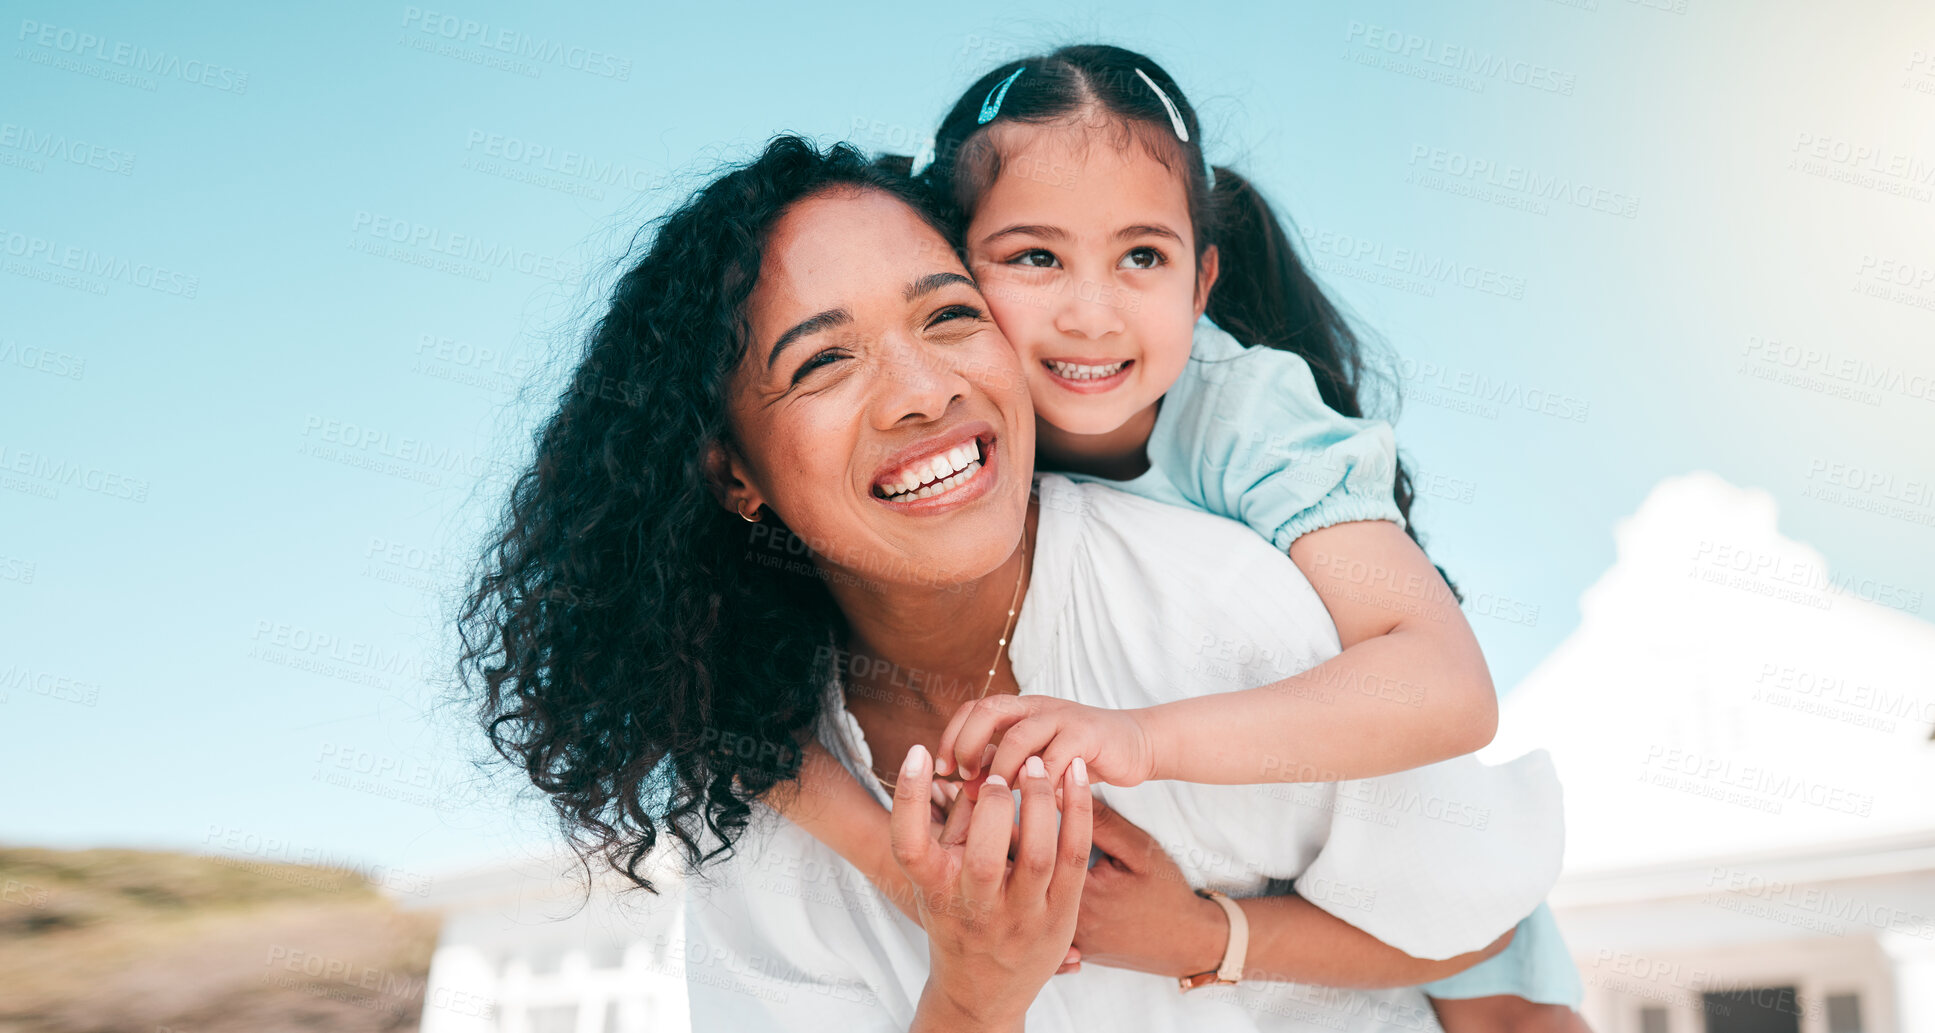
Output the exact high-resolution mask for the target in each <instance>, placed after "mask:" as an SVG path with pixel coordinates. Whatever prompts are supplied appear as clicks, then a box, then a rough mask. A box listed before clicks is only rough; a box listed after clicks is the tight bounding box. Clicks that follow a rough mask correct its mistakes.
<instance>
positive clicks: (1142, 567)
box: [1031, 473, 1322, 613]
mask: <svg viewBox="0 0 1935 1033" xmlns="http://www.w3.org/2000/svg"><path fill="white" fill-rule="evenodd" d="M1038 485H1039V491H1040V496H1039V497H1040V500H1041V518H1040V524H1039V528H1038V531H1037V536H1036V540H1037V552H1038V555H1037V556H1036V558H1035V562H1034V576H1033V578H1032V581H1031V583H1032V584H1034V585H1035V586H1037V588H1038V589H1045V590H1046V591H1047V592H1048V593H1051V594H1052V595H1054V596H1055V597H1056V598H1057V600H1058V601H1059V600H1061V599H1066V598H1067V597H1068V595H1069V593H1070V592H1072V591H1074V590H1075V589H1076V588H1077V587H1078V586H1079V587H1081V588H1082V589H1084V590H1085V591H1087V592H1089V593H1090V596H1091V598H1093V599H1095V600H1097V604H1098V605H1107V606H1109V607H1114V608H1121V607H1128V608H1136V607H1141V608H1144V609H1147V608H1149V606H1150V601H1149V600H1150V596H1151V594H1159V595H1162V596H1165V597H1171V598H1173V597H1176V596H1188V597H1191V598H1194V599H1197V600H1199V601H1200V603H1199V608H1200V609H1201V610H1202V611H1204V612H1205V613H1209V612H1212V611H1216V610H1219V609H1225V608H1229V609H1239V610H1244V609H1250V608H1253V607H1257V606H1280V605H1284V604H1295V605H1298V606H1299V607H1300V608H1301V604H1304V603H1310V602H1315V604H1316V606H1317V608H1318V610H1319V611H1321V610H1322V603H1321V601H1318V600H1317V596H1316V592H1315V590H1314V589H1312V588H1311V587H1310V582H1309V581H1308V580H1307V579H1305V578H1304V576H1303V572H1302V571H1300V570H1298V569H1297V565H1296V564H1295V563H1292V562H1291V561H1290V557H1289V556H1288V555H1286V554H1284V553H1282V552H1279V551H1277V549H1276V548H1274V547H1273V546H1271V544H1270V543H1269V542H1267V541H1265V540H1263V538H1261V537H1260V536H1258V535H1257V534H1256V532H1254V531H1252V530H1250V528H1249V527H1248V526H1246V525H1244V524H1242V523H1240V522H1238V521H1235V520H1231V519H1229V518H1228V517H1223V516H1218V515H1216V514H1214V513H1209V512H1205V511H1204V510H1200V509H1195V508H1191V507H1188V506H1181V505H1173V504H1170V503H1167V502H1158V501H1155V500H1153V499H1147V498H1143V497H1142V496H1139V495H1132V494H1130V493H1128V492H1125V491H1121V490H1119V489H1116V488H1112V487H1110V486H1108V485H1107V484H1099V483H1095V482H1089V481H1076V480H1072V479H1070V478H1067V477H1064V476H1062V475H1060V474H1055V473H1044V474H1042V475H1041V477H1040V480H1039V482H1038ZM1033 591H1034V589H1031V594H1032V592H1033ZM1057 608H1058V607H1057Z"/></svg>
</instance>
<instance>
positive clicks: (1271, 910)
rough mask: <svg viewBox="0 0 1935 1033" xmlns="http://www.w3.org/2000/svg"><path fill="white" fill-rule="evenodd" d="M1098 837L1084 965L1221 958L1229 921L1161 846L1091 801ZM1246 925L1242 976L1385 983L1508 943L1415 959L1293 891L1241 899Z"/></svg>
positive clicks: (1422, 979) (1466, 962)
mask: <svg viewBox="0 0 1935 1033" xmlns="http://www.w3.org/2000/svg"><path fill="white" fill-rule="evenodd" d="M1094 827H1095V833H1094V841H1095V846H1096V848H1097V849H1098V850H1101V851H1102V852H1103V854H1104V855H1105V856H1104V857H1103V858H1102V859H1101V860H1099V861H1097V862H1096V864H1095V866H1094V867H1093V868H1090V869H1089V873H1088V880H1087V882H1086V884H1085V885H1084V886H1083V889H1082V911H1081V917H1080V918H1079V919H1078V920H1077V922H1076V926H1075V946H1076V948H1077V949H1079V950H1080V951H1081V952H1082V961H1084V962H1094V963H1096V964H1102V965H1111V966H1114V967H1118V968H1130V969H1135V970H1137V971H1142V972H1154V973H1156V974H1158V975H1165V976H1191V975H1195V974H1197V973H1199V972H1208V971H1210V970H1212V969H1214V968H1216V967H1217V966H1218V965H1220V964H1222V960H1223V949H1224V947H1225V946H1227V945H1228V943H1229V919H1228V918H1227V917H1225V916H1224V914H1223V909H1222V908H1220V907H1218V906H1217V905H1216V904H1215V903H1213V902H1211V901H1209V900H1207V899H1205V898H1203V897H1200V896H1197V895H1196V893H1195V891H1194V890H1192V889H1190V887H1189V884H1188V883H1187V882H1186V881H1184V876H1183V873H1182V870H1181V869H1180V868H1178V867H1177V866H1176V862H1175V861H1174V860H1172V859H1171V858H1170V856H1169V854H1168V853H1167V852H1166V851H1164V850H1163V849H1162V846H1161V844H1159V843H1157V842H1156V840H1155V838H1154V837H1152V836H1150V835H1149V834H1148V833H1147V832H1145V831H1143V830H1142V829H1140V828H1138V827H1136V825H1134V824H1133V823H1131V822H1130V821H1128V820H1127V819H1125V818H1123V817H1122V816H1121V815H1120V814H1118V813H1116V812H1115V811H1113V810H1111V809H1109V808H1106V807H1104V806H1103V805H1102V804H1100V803H1097V804H1095V805H1094ZM1237 906H1238V907H1240V908H1242V909H1243V914H1244V917H1245V918H1247V919H1248V921H1249V927H1250V946H1249V951H1248V953H1247V954H1246V955H1245V957H1244V967H1243V978H1245V979H1258V980H1272V981H1287V982H1298V983H1314V984H1317V985H1320V986H1336V987H1349V988H1355V989H1380V988H1385V987H1397V986H1416V985H1418V984H1420V983H1428V982H1431V981H1433V980H1437V979H1444V978H1446V977H1448V976H1453V975H1456V974H1458V973H1460V972H1463V971H1464V970H1465V969H1468V968H1470V967H1472V966H1473V965H1476V964H1478V963H1479V962H1481V961H1484V960H1485V959H1487V958H1490V957H1492V956H1493V955H1495V954H1497V953H1498V952H1500V951H1502V950H1504V949H1505V947H1506V946H1507V945H1508V944H1510V943H1511V940H1512V935H1513V933H1512V931H1511V930H1507V931H1506V933H1505V935H1504V936H1501V937H1500V938H1499V939H1497V940H1496V941H1494V942H1493V943H1491V944H1490V945H1489V946H1486V947H1484V948H1481V949H1479V950H1476V951H1472V952H1470V953H1468V954H1462V955H1459V956H1457V957H1454V958H1447V959H1445V960H1442V961H1426V960H1422V959H1419V958H1414V957H1411V956H1410V955H1408V954H1405V953H1404V952H1402V951H1400V950H1398V949H1397V948H1395V947H1392V946H1390V945H1389V944H1386V943H1384V942H1383V941H1381V940H1378V939H1377V938H1376V937H1373V936H1372V935H1371V934H1369V933H1367V932H1364V931H1363V930H1361V929H1358V928H1357V927H1355V926H1353V925H1351V924H1350V923H1348V922H1346V921H1344V920H1343V919H1341V918H1338V917H1337V916H1335V915H1332V914H1330V913H1328V912H1326V911H1324V910H1322V909H1321V908H1319V907H1317V906H1316V905H1315V904H1312V903H1311V902H1310V901H1308V900H1305V899H1304V898H1302V897H1300V896H1298V895H1296V894H1295V893H1288V894H1283V895H1280V896H1268V897H1248V898H1244V899H1242V900H1239V901H1237Z"/></svg>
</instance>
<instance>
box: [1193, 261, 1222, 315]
mask: <svg viewBox="0 0 1935 1033" xmlns="http://www.w3.org/2000/svg"><path fill="white" fill-rule="evenodd" d="M1220 261H1221V260H1220V258H1219V257H1218V255H1217V253H1216V245H1214V244H1211V245H1210V246H1208V247H1206V248H1204V249H1203V257H1202V258H1200V259H1197V261H1196V318H1197V319H1201V318H1203V310H1204V309H1207V308H1208V307H1209V292H1210V290H1211V288H1213V287H1215V286H1216V274H1217V272H1219V271H1220Z"/></svg>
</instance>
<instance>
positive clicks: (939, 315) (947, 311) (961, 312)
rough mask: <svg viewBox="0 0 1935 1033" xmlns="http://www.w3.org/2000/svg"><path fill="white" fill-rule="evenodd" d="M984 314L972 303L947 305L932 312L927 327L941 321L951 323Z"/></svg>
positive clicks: (978, 317)
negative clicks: (932, 314) (931, 317)
mask: <svg viewBox="0 0 1935 1033" xmlns="http://www.w3.org/2000/svg"><path fill="white" fill-rule="evenodd" d="M984 314H985V313H983V312H982V311H981V310H980V309H978V308H975V307H974V306H973V305H949V306H947V307H946V308H944V309H942V310H940V311H939V312H936V313H934V318H933V319H930V320H928V321H927V326H928V328H929V329H933V328H934V327H936V326H939V325H940V324H942V323H951V322H954V321H956V320H961V319H980V318H981V317H982V316H983V315H984Z"/></svg>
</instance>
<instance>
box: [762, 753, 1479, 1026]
mask: <svg viewBox="0 0 1935 1033" xmlns="http://www.w3.org/2000/svg"><path fill="white" fill-rule="evenodd" d="M797 786H798V789H797V792H791V793H785V794H780V793H775V794H773V795H772V796H771V797H770V798H769V800H768V802H769V803H770V804H772V805H773V806H774V807H775V808H776V809H778V810H779V811H780V812H781V813H782V814H785V815H786V817H787V818H789V819H791V820H792V821H793V822H795V823H796V824H798V825H800V826H801V827H802V828H804V829H805V830H806V831H807V832H808V833H810V834H811V835H812V836H813V837H814V838H815V839H818V840H819V841H820V842H822V843H825V844H826V845H827V846H829V847H831V848H832V849H833V850H834V851H836V852H837V853H839V855H840V856H841V857H843V858H845V859H846V860H847V861H848V862H849V863H851V864H852V865H853V866H854V867H856V868H858V869H860V871H861V872H862V873H863V874H864V875H866V877H867V879H868V880H869V881H871V882H872V883H873V884H874V885H875V886H876V887H877V888H879V889H880V891H881V893H882V894H883V895H885V896H886V897H887V899H888V900H890V901H892V902H893V903H894V905H895V906H896V907H898V908H900V910H901V911H902V912H903V913H904V914H906V915H907V917H909V918H912V919H914V920H915V921H916V922H918V921H919V920H920V916H919V914H918V913H917V910H916V907H915V903H914V897H915V890H914V888H913V884H912V883H911V882H909V881H908V879H907V877H906V876H905V875H904V874H902V873H901V871H900V869H899V867H898V866H896V865H895V864H894V859H893V851H892V848H891V845H890V837H891V828H890V821H889V815H888V813H887V811H885V810H884V809H882V808H881V806H880V804H879V802H878V801H876V800H874V798H873V797H872V796H870V795H869V794H868V793H867V791H866V790H865V789H863V788H861V786H860V783H859V782H857V781H855V780H854V778H853V775H852V773H851V772H849V771H847V769H846V768H844V767H842V766H841V765H840V763H839V762H838V761H836V760H834V759H833V757H832V755H831V754H828V753H827V752H826V751H825V749H824V748H823V747H822V746H820V744H819V743H812V744H810V745H809V746H808V747H807V753H806V759H805V762H804V763H803V764H802V766H801V770H800V778H799V781H798V783H797ZM954 813H964V809H958V810H956V811H955V812H954ZM1094 813H1095V819H1094V820H1095V845H1096V847H1097V848H1099V849H1101V850H1102V851H1103V853H1104V854H1106V855H1107V856H1106V857H1104V858H1103V859H1102V860H1101V861H1099V862H1097V864H1096V866H1095V867H1094V868H1092V869H1090V871H1089V876H1088V880H1087V884H1086V885H1085V887H1084V889H1083V891H1082V892H1083V897H1082V906H1081V918H1080V919H1079V920H1078V923H1077V927H1076V936H1075V946H1076V947H1077V949H1078V950H1080V951H1081V960H1083V961H1089V962H1093V963H1095V964H1102V965H1113V966H1116V967H1122V968H1132V969H1137V970H1140V971H1148V972H1157V973H1158V974H1161V975H1171V976H1185V975H1194V974H1195V973H1197V972H1207V971H1209V970H1210V969H1213V968H1215V967H1216V966H1217V965H1218V964H1219V963H1220V962H1221V961H1222V957H1223V947H1224V946H1225V944H1227V942H1228V939H1229V920H1228V919H1227V918H1226V917H1224V915H1223V911H1222V909H1221V908H1219V907H1217V906H1216V905H1215V904H1214V903H1212V902H1210V901H1208V900H1206V899H1204V898H1202V897H1199V896H1197V895H1196V893H1195V892H1194V891H1193V890H1191V889H1190V888H1189V885H1188V884H1187V883H1186V882H1185V881H1184V879H1183V875H1182V872H1181V870H1180V869H1178V868H1177V867H1176V864H1175V862H1174V861H1172V860H1171V859H1170V858H1169V855H1168V854H1167V853H1165V852H1164V851H1163V850H1162V848H1161V846H1160V845H1159V844H1157V843H1156V841H1155V840H1154V839H1153V838H1151V837H1150V836H1149V835H1148V833H1146V832H1144V831H1142V830H1141V829H1139V828H1137V827H1136V826H1135V825H1133V824H1130V823H1129V822H1128V821H1127V820H1126V819H1124V818H1122V817H1121V816H1120V815H1118V814H1116V813H1115V812H1114V811H1113V810H1110V809H1108V808H1106V807H1104V806H1102V805H1101V804H1099V803H1097V804H1095V805H1094ZM943 838H944V839H945V838H946V837H945V836H944V837H943ZM1239 906H1240V907H1242V908H1243V911H1244V914H1245V916H1246V917H1247V918H1248V919H1249V924H1250V948H1249V954H1248V957H1247V959H1246V961H1247V963H1246V965H1245V969H1244V978H1246V979H1259V980H1283V981H1293V982H1300V983H1315V984H1318V985H1322V986H1337V987H1351V988H1380V987H1394V986H1416V985H1418V984H1419V983H1427V982H1431V981H1432V980H1437V979H1444V978H1446V977H1448V976H1453V975H1456V974H1458V973H1459V972H1463V971H1464V970H1465V969H1468V968H1470V967H1471V966H1473V965H1476V964H1478V963H1479V962H1481V961H1484V960H1485V959H1487V958H1489V957H1491V956H1492V955H1494V954H1497V953H1498V952H1499V951H1502V950H1504V949H1505V947H1506V945H1507V944H1509V943H1510V942H1511V939H1512V933H1511V932H1510V931H1508V932H1506V934H1505V935H1504V936H1502V937H1500V938H1499V939H1498V940H1497V941H1495V942H1494V943H1492V944H1491V945H1490V946H1488V947H1485V948H1483V949H1480V950H1477V951H1473V952H1471V953H1468V954H1463V955H1460V956H1458V957H1454V958H1448V959H1445V960H1442V961H1427V960H1423V959H1420V958H1414V957H1411V956H1410V955H1408V954H1405V953H1404V952H1402V951H1400V950H1398V949H1397V948H1395V947H1392V946H1390V945H1388V944H1386V943H1384V942H1383V941H1381V940H1378V939H1377V938H1375V937H1373V936H1371V935H1370V934H1369V933H1366V932H1364V931H1363V930H1361V929H1358V928H1357V927H1355V926H1353V925H1351V924H1349V923H1348V922H1345V921H1344V920H1343V919H1340V918H1338V917H1336V916H1334V915H1331V914H1329V913H1328V912H1325V911H1323V910H1322V909H1320V908H1318V907H1317V906H1316V905H1314V904H1312V903H1310V902H1309V901H1308V900H1305V899H1303V898H1302V897H1300V896H1297V895H1296V894H1294V893H1290V894H1284V895H1281V896H1271V897H1251V898H1247V899H1245V900H1242V901H1241V902H1240V903H1239ZM1150 952H1155V953H1150Z"/></svg>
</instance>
